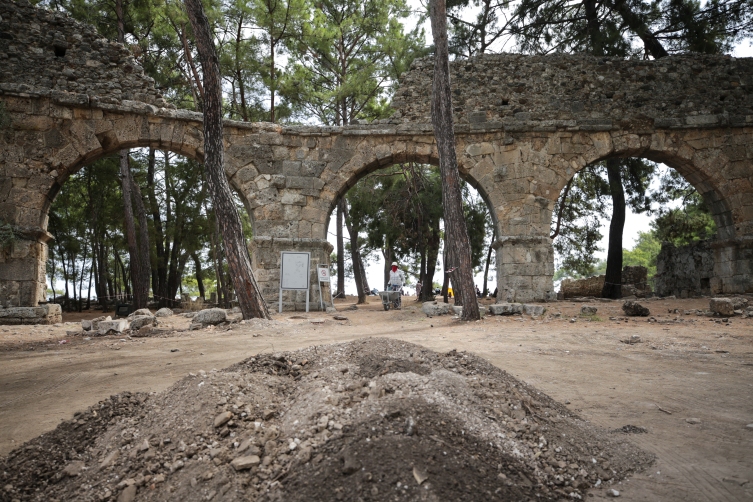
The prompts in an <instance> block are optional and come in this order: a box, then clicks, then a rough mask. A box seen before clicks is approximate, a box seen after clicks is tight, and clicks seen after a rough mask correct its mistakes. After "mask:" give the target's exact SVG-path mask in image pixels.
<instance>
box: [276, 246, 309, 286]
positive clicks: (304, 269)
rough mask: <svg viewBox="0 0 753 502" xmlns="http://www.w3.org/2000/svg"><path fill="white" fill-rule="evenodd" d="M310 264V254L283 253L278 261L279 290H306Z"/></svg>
mask: <svg viewBox="0 0 753 502" xmlns="http://www.w3.org/2000/svg"><path fill="white" fill-rule="evenodd" d="M310 263H311V253H308V252H302V251H283V252H282V257H281V259H280V289H294V290H297V291H306V290H308V289H309V265H310Z"/></svg>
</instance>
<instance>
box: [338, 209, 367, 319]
mask: <svg viewBox="0 0 753 502" xmlns="http://www.w3.org/2000/svg"><path fill="white" fill-rule="evenodd" d="M342 207H343V210H344V211H343V213H344V216H345V225H346V226H347V227H348V234H349V235H350V260H351V261H352V262H353V279H354V280H355V282H356V292H357V293H358V303H359V304H361V303H366V288H368V284H367V283H366V282H365V279H366V272H365V271H364V269H363V268H364V267H363V260H361V250H360V249H359V247H358V231H359V228H358V226H357V225H354V224H353V222H351V221H349V220H350V218H349V216H348V204H347V203H346V202H345V201H343V205H342Z"/></svg>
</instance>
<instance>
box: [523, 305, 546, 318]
mask: <svg viewBox="0 0 753 502" xmlns="http://www.w3.org/2000/svg"><path fill="white" fill-rule="evenodd" d="M523 313H524V314H525V315H529V316H531V317H538V316H540V315H544V307H542V306H541V305H525V304H524V305H523Z"/></svg>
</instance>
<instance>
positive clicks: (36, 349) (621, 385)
mask: <svg viewBox="0 0 753 502" xmlns="http://www.w3.org/2000/svg"><path fill="white" fill-rule="evenodd" d="M370 301H371V302H372V303H370V304H368V305H366V306H359V307H358V310H345V308H346V307H348V305H349V303H352V300H350V302H349V303H348V300H346V302H345V303H341V304H340V305H338V308H339V310H340V313H339V314H340V315H344V316H345V317H347V320H335V319H334V318H333V317H332V316H331V315H326V314H324V313H308V314H305V313H297V314H296V313H287V312H286V313H283V314H275V315H274V319H275V321H274V322H267V321H259V320H252V321H248V322H245V323H244V324H235V325H231V326H229V327H227V328H210V329H204V330H198V331H187V327H188V323H189V320H188V319H186V318H184V317H180V316H173V317H170V318H167V319H166V320H165V321H164V322H163V324H162V325H161V326H160V329H161V330H164V331H163V332H162V333H161V334H159V335H157V336H155V337H149V338H128V337H117V336H107V337H85V336H80V335H75V336H68V335H66V331H71V330H73V329H74V328H75V327H74V326H71V325H62V326H59V327H34V326H20V327H15V326H14V327H2V328H0V455H7V454H8V453H10V452H11V450H13V449H17V448H19V447H21V446H22V444H23V443H24V442H26V441H29V440H31V439H33V438H35V437H37V436H39V435H40V434H43V433H48V431H51V430H52V429H54V428H55V427H56V426H57V425H58V424H60V423H61V422H62V421H64V420H71V419H72V418H73V416H74V413H75V412H77V411H83V410H86V409H87V408H89V407H91V406H94V405H97V406H101V405H98V403H99V402H100V401H103V402H105V403H108V404H107V406H106V407H105V408H101V409H108V410H109V409H112V410H118V409H119V408H118V407H117V406H116V404H117V403H116V402H115V401H112V400H107V399H108V396H111V395H114V394H118V393H120V392H123V391H131V392H133V393H134V395H133V396H132V397H131V398H129V399H128V400H126V401H127V402H128V403H131V404H129V405H128V406H132V407H133V406H135V407H136V408H133V409H138V412H139V413H140V414H143V415H144V416H148V413H146V412H145V408H143V407H144V406H146V405H148V404H149V403H152V402H157V401H156V400H158V399H166V398H165V397H164V396H166V395H165V394H162V395H158V396H155V395H149V394H150V393H154V392H160V391H163V390H165V389H167V388H168V387H170V386H172V385H173V384H175V383H176V382H179V381H181V380H182V379H184V377H187V376H188V375H189V374H190V373H193V374H194V375H201V373H200V372H202V371H203V372H205V374H216V373H218V372H215V373H212V370H213V369H222V368H227V367H229V366H231V365H233V364H236V363H239V362H241V361H245V360H249V359H248V358H254V359H256V360H262V359H264V358H268V357H269V356H268V355H269V354H278V355H279V354H281V353H283V352H284V351H294V350H298V349H304V348H307V347H310V346H312V345H320V344H328V343H333V342H347V341H352V340H359V339H362V338H365V337H374V338H392V339H398V340H403V341H406V342H411V343H415V344H420V345H422V346H424V347H427V348H428V349H431V350H433V351H436V353H437V354H439V355H443V354H447V353H451V352H450V351H452V350H453V349H457V350H458V351H467V352H470V353H473V354H476V355H478V356H480V357H482V358H484V359H486V360H487V361H489V362H491V363H492V364H493V365H494V366H496V367H497V368H500V369H502V370H505V371H506V372H507V374H508V375H510V376H514V377H515V378H517V379H519V380H521V381H523V382H526V383H527V384H530V385H532V386H534V387H535V388H536V391H541V392H542V393H545V394H546V395H548V396H549V397H551V398H552V399H553V400H555V401H558V402H559V403H563V404H564V405H565V406H566V409H565V408H563V409H562V410H563V411H562V413H561V416H563V417H567V416H571V417H574V419H577V418H578V417H580V418H581V419H582V420H583V421H587V422H589V423H590V424H591V425H594V426H597V427H599V428H601V429H604V430H611V431H616V432H614V433H613V435H614V437H620V438H627V439H629V441H631V443H632V444H633V445H635V446H637V447H638V449H640V450H642V451H645V452H648V453H649V454H653V455H655V456H656V462H655V463H654V464H652V465H651V467H650V468H648V469H645V470H643V471H642V472H639V473H637V474H634V475H631V476H630V477H629V478H628V479H623V480H621V481H619V482H618V483H615V484H614V485H609V486H607V484H606V483H603V484H602V485H601V486H600V487H599V488H596V489H591V490H589V492H588V495H587V497H588V498H589V499H591V500H600V499H602V498H606V497H607V488H609V489H616V490H618V491H619V492H620V497H621V498H623V499H625V500H670V501H681V500H682V501H694V500H698V501H701V500H704V501H705V500H750V499H751V498H753V486H751V482H753V455H751V453H750V452H751V447H752V446H753V399H752V398H753V396H752V394H753V379H752V378H751V373H752V372H753V319H741V318H739V317H736V318H731V319H730V320H729V322H721V320H720V319H710V318H707V317H700V316H696V315H683V314H682V312H684V311H685V310H690V309H704V308H707V307H708V300H707V299H695V300H662V299H659V300H656V301H650V302H646V303H645V304H646V305H647V306H648V307H649V308H650V309H651V313H652V315H654V316H655V318H656V319H657V320H658V322H655V323H649V322H647V320H646V319H645V318H632V319H630V320H629V321H626V320H625V319H624V317H623V315H622V312H621V310H620V306H621V303H620V302H592V303H590V304H591V305H594V306H596V307H598V309H599V310H598V312H597V316H598V317H591V318H581V317H579V316H578V313H579V312H580V307H581V305H582V303H571V302H557V303H552V304H548V305H547V308H548V310H547V312H546V314H545V316H543V317H542V318H540V319H531V318H524V317H489V318H486V319H484V320H482V321H479V322H471V323H464V322H460V321H458V320H456V319H453V318H452V317H450V316H442V317H434V318H427V317H426V316H425V315H424V314H423V313H422V312H421V310H420V308H419V306H418V305H417V304H415V303H414V302H412V300H411V299H406V300H404V305H405V306H406V309H405V310H403V311H392V310H391V311H389V312H384V311H382V307H381V304H380V303H378V301H377V300H375V299H373V298H371V299H370ZM414 305H415V306H414ZM675 309H678V313H675V312H674V311H675ZM669 311H672V312H671V313H670V312H669ZM557 314H561V316H559V317H556V315H557ZM610 317H612V318H615V319H614V320H610ZM76 319H80V317H76V316H69V315H66V318H65V319H64V320H65V321H67V322H75V320H76ZM634 335H639V337H638V338H637V339H636V338H635V337H634ZM87 338H88V339H87ZM61 342H65V343H61ZM416 350H418V349H416ZM260 354H261V356H260ZM265 354H266V355H265ZM427 357H428V356H427ZM438 357H439V356H438ZM286 364H287V363H286ZM338 364H339V363H338ZM479 364H481V363H479ZM460 368H461V366H459V365H458V366H456V368H453V369H460ZM446 369H447V368H446ZM359 371H360V370H359ZM466 372H467V370H466ZM219 373H222V372H219ZM225 373H226V372H225ZM223 374H224V373H223ZM403 374H409V373H403ZM410 374H412V373H410ZM190 378H198V376H197V377H190V376H188V379H190ZM466 378H469V375H466ZM470 378H472V376H471V377H470ZM487 379H488V377H487ZM182 381H183V382H186V381H187V380H182ZM427 385H428V384H427ZM135 393H144V394H135ZM161 396H162V397H161ZM121 399H122V398H121ZM142 401H143V402H142ZM117 402H118V403H119V402H120V400H118V401H117ZM491 402H495V400H494V399H492V400H491ZM134 403H135V404H134ZM225 404H227V403H225ZM257 404H259V405H261V403H257ZM471 404H473V403H471ZM217 405H218V404H217V403H212V406H217ZM461 405H463V406H465V405H468V403H461ZM150 406H153V404H150ZM550 406H551V407H553V408H554V407H556V406H559V405H558V404H556V403H554V404H551V405H550ZM92 409H97V408H92ZM127 409H128V410H131V409H132V408H127ZM214 411H216V410H215V409H214V408H213V409H212V410H211V412H212V413H214ZM262 411H263V410H262ZM440 411H441V410H440ZM440 411H437V412H436V413H437V414H436V415H433V417H434V418H432V419H431V420H428V422H429V423H430V424H433V425H431V427H435V429H432V430H433V434H432V435H434V436H437V435H438V434H439V433H440V432H441V431H443V430H444V429H442V428H441V424H442V422H443V420H442V417H441V416H440V414H439V413H440ZM127 413H130V412H128V411H122V410H121V411H114V412H113V416H121V417H125V415H126V414H127ZM118 414H120V415H118ZM82 417H83V415H78V416H77V417H76V421H75V422H67V423H66V424H62V425H61V427H60V428H59V429H58V432H57V434H58V435H60V434H61V433H63V432H65V431H66V430H70V431H71V435H75V434H74V432H73V431H74V430H77V429H76V425H77V423H78V422H80V421H82ZM136 418H140V416H137V417H136ZM395 420H396V421H394V423H392V424H389V423H386V425H385V427H387V429H389V428H390V427H392V426H394V427H397V426H398V421H399V422H400V424H399V425H400V426H401V427H406V423H405V422H404V421H405V420H406V417H404V416H403V417H400V418H399V420H398V418H397V417H395ZM445 422H446V421H445ZM749 424H750V425H751V426H750V427H748V425H749ZM78 425H81V424H78ZM333 425H334V424H333ZM341 425H342V424H341ZM586 425H588V424H586ZM584 426H585V425H584ZM589 426H590V425H589ZM628 426H629V427H628ZM66 427H69V428H70V427H73V429H66ZM326 429H328V430H331V428H330V427H329V424H328V425H327V427H326ZM387 429H385V430H387ZM446 429H447V430H446V431H445V432H446V433H447V434H450V433H451V432H452V433H454V432H457V431H454V430H453V429H452V427H450V426H447V428H446ZM336 430H338V431H339V430H340V429H336ZM643 430H645V431H646V432H642V431H643ZM617 431H619V432H617ZM95 432H96V431H95ZM121 432H122V431H121ZM375 432H376V431H375ZM461 432H462V431H461ZM514 432H515V431H514ZM530 432H531V431H530V430H529V429H527V430H522V431H517V433H521V434H529V433H530ZM625 432H627V433H630V434H625ZM340 433H341V434H342V432H340ZM93 434H94V433H93ZM375 436H379V437H380V438H384V437H386V436H384V435H381V436H380V435H379V434H375ZM419 437H421V436H419ZM437 437H438V436H437ZM152 439H154V438H152ZM361 439H364V438H361ZM364 440H365V439H364ZM621 440H622V439H621ZM35 441H37V443H36V444H43V439H41V438H37V439H36V440H35ZM40 441H41V443H40ZM384 441H387V439H385V440H384ZM332 444H334V443H332ZM163 446H164V445H163ZM260 446H261V447H262V449H263V446H264V445H260ZM341 446H342V448H341V449H340V450H338V451H344V450H343V448H345V446H344V445H341ZM435 446H436V445H435ZM374 448H386V449H387V450H389V451H394V449H395V448H399V446H396V445H392V444H389V443H384V442H382V443H379V444H376V445H375V446H374ZM427 448H429V446H427ZM625 448H626V449H629V448H632V447H628V446H625ZM346 449H347V448H346ZM26 451H27V452H28V451H29V450H26ZM147 451H148V449H147ZM322 451H324V450H322ZM631 451H632V450H631ZM488 453H489V452H483V451H478V452H470V453H469V454H470V455H471V456H473V455H476V457H481V456H484V455H487V454H488ZM427 454H428V450H427ZM15 455H18V452H16V453H15ZM335 460H337V461H339V462H341V463H342V462H345V459H344V458H342V456H341V457H340V458H339V459H333V458H332V455H330V456H326V455H325V456H324V457H323V458H321V459H320V463H318V464H316V465H326V463H327V462H334V461H335ZM312 462H313V460H312ZM639 463H640V462H639ZM312 465H313V464H312ZM169 467H173V468H174V466H173V465H170V466H169ZM419 467H420V466H419ZM566 467H569V466H566ZM421 468H423V469H428V470H429V471H430V470H431V468H430V466H429V467H421ZM178 469H180V467H178ZM371 469H372V470H373V469H375V468H371ZM325 471H326V470H325ZM477 471H478V469H477V470H476V471H474V472H477ZM301 472H303V471H301ZM326 472H329V471H326ZM421 474H422V472H421V471H420V469H419V472H418V475H416V474H414V476H413V477H414V478H416V477H417V476H418V478H420V477H421ZM487 474H488V475H489V476H492V475H495V476H496V474H497V473H496V472H493V473H487ZM510 474H511V475H512V476H511V479H513V480H514V479H516V478H515V476H516V475H517V474H516V473H510ZM524 475H525V474H524ZM474 479H476V478H474ZM296 480H298V482H303V481H301V478H295V477H294V476H291V477H290V479H288V480H287V481H285V480H283V485H285V483H287V485H285V486H289V487H290V488H289V489H290V490H293V488H295V487H296V486H299V488H300V485H296V484H295V483H296ZM0 481H2V480H0ZM427 482H428V483H431V481H427ZM479 482H480V483H481V481H479ZM142 483H143V480H142ZM413 483H414V484H415V483H417V481H415V480H414V481H413ZM435 483H436V481H435ZM5 484H6V483H5V482H0V485H5ZM514 484H515V483H514ZM222 486H229V485H222ZM422 486H423V485H422ZM479 486H481V485H479ZM516 486H517V485H516ZM122 488H123V487H121V488H120V489H121V490H122ZM483 488H484V489H486V487H483ZM0 489H2V490H3V491H0V500H4V499H8V500H12V499H13V497H12V496H11V494H10V493H9V492H8V491H5V490H4V489H5V487H4V486H2V487H0ZM301 489H302V488H301ZM306 489H311V488H310V487H309V488H306ZM427 491H428V490H427ZM228 493H229V492H228ZM291 493H293V492H292V491H291ZM296 493H302V492H296ZM314 493H315V492H311V494H312V495H313V494H314ZM554 493H555V494H556V492H554ZM209 494H211V492H210V493H209ZM220 495H225V494H223V493H220ZM458 496H459V495H458ZM141 497H142V494H141V492H139V498H141ZM291 497H292V495H291ZM343 497H345V498H343V499H344V500H348V499H349V498H348V496H347V494H343ZM292 498H295V497H292ZM292 498H291V499H292ZM379 498H381V497H377V499H379ZM460 498H461V499H462V498H464V497H462V496H460ZM465 499H468V500H472V499H473V498H472V497H465ZM176 500H177V498H176Z"/></svg>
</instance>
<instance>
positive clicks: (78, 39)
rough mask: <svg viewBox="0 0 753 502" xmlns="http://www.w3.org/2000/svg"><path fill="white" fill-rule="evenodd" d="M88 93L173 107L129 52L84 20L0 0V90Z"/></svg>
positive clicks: (112, 99) (117, 100)
mask: <svg viewBox="0 0 753 502" xmlns="http://www.w3.org/2000/svg"><path fill="white" fill-rule="evenodd" d="M3 91H4V92H12V93H19V92H26V93H30V94H36V95H41V96H48V95H51V94H55V93H58V94H59V93H73V94H78V95H88V96H89V98H90V99H91V100H92V101H98V102H101V103H111V104H116V103H120V102H121V101H123V100H130V101H141V102H143V103H148V104H151V105H155V106H158V107H171V106H172V105H168V104H167V103H166V102H165V100H164V99H163V98H162V96H161V95H160V94H159V92H157V90H156V89H155V88H154V80H153V79H152V78H151V77H149V76H146V75H144V71H143V68H142V67H141V66H139V64H138V63H137V62H136V60H135V59H134V57H133V55H132V54H131V52H130V51H129V50H128V49H127V48H125V47H123V46H122V45H121V44H118V43H115V42H111V41H109V40H107V39H105V38H102V36H101V35H100V34H99V33H97V30H96V29H95V28H94V27H93V26H91V25H88V24H83V23H79V22H78V21H74V20H73V19H71V18H69V17H68V16H67V15H65V14H64V13H61V12H54V11H48V10H45V9H39V8H36V7H34V6H32V5H31V4H30V3H29V2H28V1H27V0H18V1H12V0H0V92H3Z"/></svg>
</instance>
